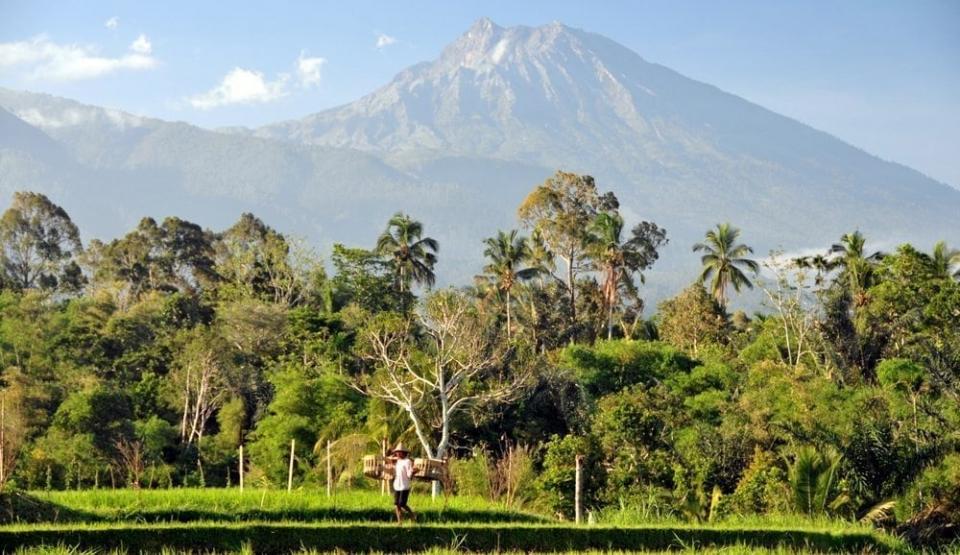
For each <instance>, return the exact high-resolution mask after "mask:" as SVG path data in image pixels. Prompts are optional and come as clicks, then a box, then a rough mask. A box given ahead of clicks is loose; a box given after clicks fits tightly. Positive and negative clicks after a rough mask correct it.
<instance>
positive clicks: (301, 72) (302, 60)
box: [297, 52, 327, 87]
mask: <svg viewBox="0 0 960 555" xmlns="http://www.w3.org/2000/svg"><path fill="white" fill-rule="evenodd" d="M305 54H306V53H305V52H300V57H299V58H297V77H298V78H299V79H300V85H301V86H303V87H310V86H314V85H319V84H320V70H321V69H322V68H323V64H325V63H327V60H325V59H324V58H307V57H305Z"/></svg>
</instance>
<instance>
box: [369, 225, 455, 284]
mask: <svg viewBox="0 0 960 555" xmlns="http://www.w3.org/2000/svg"><path fill="white" fill-rule="evenodd" d="M438 250H440V246H439V244H438V243H437V241H436V240H435V239H432V238H430V237H423V224H421V223H420V222H418V221H416V220H414V219H412V218H410V216H408V215H406V214H403V213H401V212H397V213H396V214H394V215H393V217H392V218H390V221H389V222H388V223H387V229H386V230H385V231H384V232H383V234H381V235H380V238H379V239H377V249H376V252H377V254H379V255H380V256H384V257H388V258H390V259H391V260H392V262H393V268H394V279H395V281H394V283H395V286H396V288H397V290H398V291H399V292H400V293H407V292H409V291H410V286H411V284H412V283H413V282H415V283H417V284H419V285H426V286H427V287H432V286H433V284H434V283H435V282H436V275H435V274H434V273H433V266H434V265H435V264H436V263H437V254H436V253H437V251H438Z"/></svg>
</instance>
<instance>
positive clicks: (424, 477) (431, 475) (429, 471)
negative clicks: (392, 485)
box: [413, 458, 447, 482]
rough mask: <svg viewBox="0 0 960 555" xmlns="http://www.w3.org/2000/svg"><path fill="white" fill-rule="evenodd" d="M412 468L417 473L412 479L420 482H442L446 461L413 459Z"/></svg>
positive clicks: (445, 471) (445, 472)
mask: <svg viewBox="0 0 960 555" xmlns="http://www.w3.org/2000/svg"><path fill="white" fill-rule="evenodd" d="M413 468H415V469H417V471H418V472H417V473H416V474H414V475H413V479H414V480H420V481H421V482H432V481H434V480H441V481H442V480H444V479H445V478H446V476H447V461H445V460H442V459H421V458H416V459H413Z"/></svg>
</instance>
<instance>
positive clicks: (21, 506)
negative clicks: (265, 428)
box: [0, 488, 910, 554]
mask: <svg viewBox="0 0 960 555" xmlns="http://www.w3.org/2000/svg"><path fill="white" fill-rule="evenodd" d="M390 503H391V499H390V497H387V496H382V495H380V493H379V492H374V491H350V492H347V493H339V494H336V495H334V496H332V497H327V496H326V495H325V494H324V493H323V492H316V491H307V490H302V491H294V492H290V493H288V492H286V491H277V490H254V489H247V490H246V491H244V492H243V493H241V492H240V491H239V490H237V489H235V488H234V489H171V490H140V491H135V490H87V491H61V492H30V493H8V494H5V495H3V496H2V497H0V551H2V552H3V553H51V554H52V553H57V554H60V553H76V554H87V553H90V554H93V553H238V552H239V553H303V554H308V553H331V552H333V553H337V552H339V553H398V552H399V553H452V552H483V553H487V552H503V553H521V552H522V553H530V552H543V553H565V552H590V553H626V552H631V553H661V552H670V553H778V554H780V553H782V554H786V553H842V552H846V553H909V552H910V550H909V549H908V547H907V546H906V545H905V544H904V543H903V542H901V541H899V540H898V539H897V538H894V537H892V536H890V535H887V534H884V533H883V532H879V531H876V530H874V529H872V528H870V527H868V526H865V525H858V524H853V523H849V522H837V521H827V520H806V519H802V518H795V517H777V518H750V519H737V520H727V521H724V522H717V523H700V524H696V523H688V522H678V521H643V520H642V519H641V518H640V517H638V516H634V515H630V514H626V513H624V514H612V515H603V517H600V518H596V519H594V522H593V523H591V524H580V525H577V524H574V523H571V522H561V521H557V520H556V519H553V518H550V517H548V516H546V515H540V514H536V513H531V512H525V511H519V510H514V509H511V508H508V507H505V506H502V505H498V504H494V503H490V502H487V501H485V500H483V499H479V498H473V497H466V496H450V497H446V498H444V497H440V498H437V499H436V500H432V499H431V498H430V496H429V495H427V494H417V493H414V495H413V496H412V497H411V503H410V504H411V506H413V507H414V509H415V510H417V512H418V519H417V521H416V522H415V523H404V524H403V525H402V526H401V525H398V524H397V523H396V522H395V521H394V516H393V511H392V507H391V504H390Z"/></svg>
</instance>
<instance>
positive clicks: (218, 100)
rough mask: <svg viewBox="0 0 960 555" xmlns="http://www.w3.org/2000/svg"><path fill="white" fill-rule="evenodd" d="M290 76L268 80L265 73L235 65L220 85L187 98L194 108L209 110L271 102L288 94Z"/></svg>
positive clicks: (283, 75)
mask: <svg viewBox="0 0 960 555" xmlns="http://www.w3.org/2000/svg"><path fill="white" fill-rule="evenodd" d="M288 81H289V76H288V75H286V74H282V75H280V76H279V77H278V78H277V79H276V80H275V81H267V80H266V79H264V77H263V73H260V72H259V71H252V70H249V69H243V68H240V67H235V68H233V69H232V70H230V72H229V73H227V74H226V75H225V76H224V77H223V80H222V81H221V82H220V84H219V85H217V86H216V87H214V88H213V89H210V90H209V91H207V92H205V93H201V94H198V95H195V96H192V97H190V98H188V99H187V102H189V103H190V105H192V106H193V107H194V108H199V109H201V110H209V109H211V108H216V107H218V106H226V105H228V104H253V103H262V102H270V101H272V100H276V99H278V98H280V97H282V96H284V95H286V94H287V91H286V89H287V82H288Z"/></svg>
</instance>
